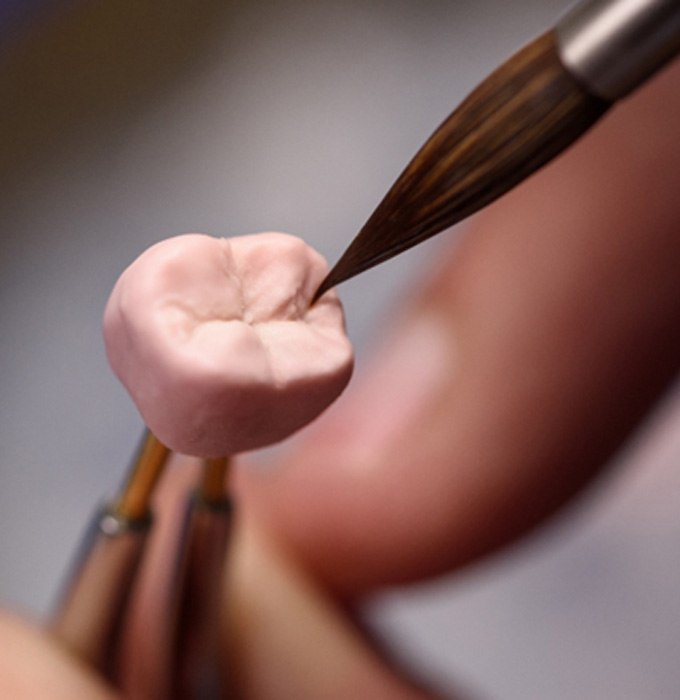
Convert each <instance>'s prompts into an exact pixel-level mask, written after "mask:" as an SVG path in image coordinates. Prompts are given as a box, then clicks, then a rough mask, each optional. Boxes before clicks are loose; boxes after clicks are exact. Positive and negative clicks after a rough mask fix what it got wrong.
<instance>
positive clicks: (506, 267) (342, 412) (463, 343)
mask: <svg viewBox="0 0 680 700" xmlns="http://www.w3.org/2000/svg"><path fill="white" fill-rule="evenodd" d="M679 86H680V64H677V62H676V65H674V66H672V67H671V69H670V70H669V71H667V72H666V73H665V74H664V75H662V76H660V77H659V78H658V79H656V80H655V81H654V83H653V84H651V85H649V86H648V87H646V88H644V89H643V90H641V91H640V92H639V93H638V94H637V95H636V96H634V97H633V98H632V99H630V100H629V101H628V102H626V103H625V104H622V105H621V106H620V107H619V108H617V109H615V110H614V111H613V113H612V114H611V115H610V116H608V117H607V118H606V119H605V120H604V121H603V123H602V124H601V125H600V126H598V127H597V128H596V129H595V130H594V131H593V132H592V133H591V134H589V135H588V136H587V137H586V138H585V139H583V140H582V141H581V142H580V143H579V144H577V145H576V146H575V147H574V148H573V149H571V150H570V152H568V153H567V154H566V155H565V156H564V157H562V158H560V159H559V160H558V161H557V162H555V163H554V164H552V165H551V166H549V167H548V168H546V169H545V170H543V171H542V172H541V173H539V174H538V175H536V176H535V177H533V178H532V179H530V180H529V181H528V182H526V183H524V184H523V185H522V186H521V187H519V188H518V189H517V190H515V191H514V192H513V193H511V194H510V195H509V196H507V197H505V198H504V199H503V200H502V201H500V202H498V203H497V204H496V205H494V206H493V207H490V208H489V209H488V210H487V212H486V213H485V214H483V215H482V216H480V217H479V218H478V219H477V220H476V221H475V222H474V223H473V224H472V225H471V226H470V228H469V230H468V232H467V234H466V235H465V236H464V238H463V240H462V243H461V244H460V246H459V248H458V250H456V251H454V254H453V255H451V256H450V257H448V258H447V259H446V260H444V262H443V263H442V264H441V266H440V269H439V271H438V273H437V274H435V275H434V276H433V278H432V279H431V280H430V281H427V282H425V284H424V285H423V288H422V289H421V290H420V291H418V292H417V293H416V294H415V297H416V298H415V300H414V302H413V303H411V304H409V305H408V306H407V307H406V308H405V309H404V311H403V319H402V321H401V322H400V323H399V325H398V326H397V328H396V329H395V330H394V332H393V333H392V335H391V336H390V337H389V338H387V339H386V341H385V342H384V343H383V344H382V346H381V348H380V349H379V351H378V352H377V353H376V354H375V356H374V358H373V362H372V364H371V363H369V365H368V366H367V368H366V370H365V372H364V376H363V382H362V377H359V379H358V381H357V382H356V383H355V385H354V386H353V387H351V388H350V390H349V391H348V392H347V394H346V395H345V396H344V397H343V398H342V399H341V400H340V402H338V404H337V405H336V406H335V407H334V408H333V409H331V410H330V411H329V412H328V414H327V415H326V416H325V417H324V418H323V419H322V420H321V421H319V423H318V425H317V427H316V428H314V429H312V430H311V431H310V432H309V436H308V438H307V439H306V440H302V441H301V442H300V445H299V447H298V449H296V450H294V452H293V454H292V455H291V456H290V458H289V459H287V460H286V463H285V465H283V466H282V467H281V468H279V469H270V470H262V471H257V470H255V469H252V468H249V469H244V470H241V472H240V474H239V479H240V484H239V488H240V490H241V495H242V498H243V499H245V500H246V501H248V502H249V504H250V505H251V507H254V508H256V509H258V510H259V512H260V513H261V515H262V517H263V518H266V519H267V520H268V522H269V527H270V528H271V531H272V532H276V533H277V534H278V536H279V537H280V538H281V540H282V542H283V543H284V545H285V546H286V547H287V548H289V550H291V551H294V552H295V553H296V554H297V556H299V557H301V558H302V560H303V561H304V563H305V566H307V567H311V568H312V569H313V570H314V571H316V572H317V574H318V575H321V576H323V577H324V578H325V580H326V581H327V582H328V583H329V585H332V586H334V587H335V588H336V589H338V590H340V591H343V592H346V593H351V592H356V591H358V590H363V589H365V588H367V587H370V586H374V585H379V584H382V583H386V582H395V581H404V580H408V579H413V578H416V577H420V576H424V575H429V574H433V573H436V572H441V571H444V570H448V569H451V568H453V567H456V566H460V565H462V564H463V563H465V562H467V561H470V560H471V559H473V558H475V557H478V556H480V555H481V554H483V553H485V552H488V551H490V550H492V549H494V548H496V547H498V546H500V545H502V544H504V543H506V542H508V541H510V540H512V539H513V538H515V537H517V536H518V535H519V534H520V533H523V532H525V531H527V530H528V529H529V528H531V527H533V526H534V525H535V524H536V523H538V522H540V521H541V520H542V519H543V518H545V517H546V516H547V515H548V514H550V513H552V512H554V511H555V509H556V508H558V507H559V506H560V505H561V504H563V503H564V502H565V501H566V500H568V499H569V498H570V497H571V496H572V495H573V494H574V493H576V492H577V491H578V490H579V489H580V488H581V487H582V486H583V485H584V484H586V483H587V482H588V481H589V480H590V479H592V477H593V476H594V475H595V474H597V473H598V472H599V471H600V470H601V468H602V465H603V464H604V463H605V462H606V461H607V459H608V458H609V457H610V456H611V455H612V453H613V452H614V451H615V450H616V449H617V447H618V446H620V445H621V443H622V441H623V440H624V439H625V438H626V436H627V435H628V434H629V433H630V432H631V430H632V429H633V428H634V427H635V426H636V424H637V423H638V422H639V421H640V419H641V418H642V417H643V416H644V415H645V413H646V412H647V411H648V410H649V408H650V406H651V405H652V404H653V402H654V401H655V400H656V399H657V398H658V397H659V395H660V394H661V392H662V391H663V390H664V388H665V387H666V386H667V384H668V383H669V382H670V381H671V379H672V378H673V376H674V375H675V373H676V371H677V368H678V362H679V360H680V274H678V270H679V269H680V197H678V191H677V176H678V172H680V137H679V136H678V131H677V124H678V123H680V89H678V87H679Z"/></svg>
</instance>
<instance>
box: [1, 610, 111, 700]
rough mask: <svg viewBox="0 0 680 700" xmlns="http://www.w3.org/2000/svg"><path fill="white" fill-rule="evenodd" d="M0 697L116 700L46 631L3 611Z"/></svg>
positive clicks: (108, 690) (97, 678)
mask: <svg viewBox="0 0 680 700" xmlns="http://www.w3.org/2000/svg"><path fill="white" fill-rule="evenodd" d="M0 648H1V649H2V654H0V697H3V698H12V700H38V699H39V698H49V699H50V700H72V699H73V698H88V700H114V698H115V697H117V696H116V695H115V693H114V692H113V691H112V690H111V689H110V688H109V687H108V686H107V685H106V684H105V683H104V681H103V680H102V679H101V678H99V677H98V676H97V675H96V674H95V673H94V672H93V671H92V670H91V669H89V668H87V667H86V666H84V665H83V664H81V663H80V662H78V661H77V660H76V659H74V658H73V657H71V656H70V655H69V654H68V652H67V651H66V650H64V649H61V648H60V647H59V646H58V644H57V642H56V641H55V640H54V639H53V638H52V637H51V636H50V635H49V634H48V633H47V632H46V631H44V630H42V629H40V628H39V627H37V626H35V625H33V624H31V623H29V622H27V621H26V620H24V619H22V618H21V617H19V616H18V615H16V614H14V613H10V612H7V611H0Z"/></svg>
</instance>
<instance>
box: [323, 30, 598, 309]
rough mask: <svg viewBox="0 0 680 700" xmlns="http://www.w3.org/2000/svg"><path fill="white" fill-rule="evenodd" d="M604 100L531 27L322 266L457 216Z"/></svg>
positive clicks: (420, 235) (560, 146)
mask: <svg viewBox="0 0 680 700" xmlns="http://www.w3.org/2000/svg"><path fill="white" fill-rule="evenodd" d="M608 107H609V104H608V103H606V102H604V101H603V100H601V99H599V98H596V97H593V96H592V95H590V94H588V93H587V92H586V91H585V90H584V89H583V88H582V87H581V86H580V84H579V83H578V82H577V81H576V80H575V79H574V78H573V77H572V76H571V75H570V74H569V73H568V72H567V70H566V69H565V68H564V66H563V65H562V63H561V61H560V58H559V55H558V52H557V49H556V44H555V37H554V33H553V32H552V31H550V32H547V33H546V34H543V35H542V36H540V37H538V38H537V39H535V40H534V41H533V42H531V43H530V44H528V45H527V46H525V47H524V48H523V49H521V50H520V51H518V52H517V53H516V54H515V55H514V56H512V57H511V58H510V59H509V60H508V61H506V62H505V63H504V64H503V65H501V66H500V67H499V68H497V69H496V70H495V71H494V72H493V73H492V74H491V75H490V76H489V77H488V78H487V79H486V80H484V81H483V82H482V83H481V84H480V85H479V86H478V87H477V88H476V89H475V90H474V91H473V92H472V93H471V94H470V95H469V96H468V97H467V98H466V99H465V100H464V101H463V102H462V104H461V105H460V106H459V107H458V108H457V109H456V110H455V111H454V112H453V113H452V114H451V115H450V116H449V117H448V118H447V119H446V120H445V121H444V122H443V123H442V125H441V126H440V127H439V128H438V129H437V130H436V131H435V132H434V134H433V135H432V136H431V137H430V138H429V140H428V141H427V142H426V143H425V145H424V146H423V147H422V148H421V149H420V151H419V152H418V153H417V154H416V155H415V157H414V158H413V160H412V161H411V162H410V163H409V164H408V166H407V167H406V169H405V170H404V172H403V173H402V174H401V175H400V176H399V178H398V179H397V181H396V182H395V183H394V185H393V186H392V188H391V189H390V191H389V192H388V193H387V195H386V196H385V197H384V199H383V200H382V202H381V203H380V204H379V206H378V207H377V209H376V210H375V212H374V213H373V215H372V216H371V217H370V218H369V220H368V221H367V222H366V224H365V226H364V227H363V228H362V230H361V231H360V232H359V234H358V235H357V237H356V238H355V239H354V241H353V242H352V243H351V245H350V246H349V248H348V249H347V251H346V252H345V254H344V255H343V257H342V258H341V260H340V262H339V263H338V264H337V265H336V267H335V268H334V269H333V271H332V274H333V275H334V276H337V279H340V280H345V279H349V278H350V277H353V276H354V275H356V274H358V273H359V272H362V271H364V270H366V269H368V268H370V267H373V266H374V265H377V264H378V263H380V262H383V261H385V260H388V259H389V258H391V257H393V256H395V255H398V254H399V253H401V252H403V251H404V250H407V249H408V248H411V247H412V246H415V245H417V244H418V243H420V242H422V241H424V240H426V239H427V238H430V237H431V236H434V235H435V234H437V233H439V232H440V231H443V230H444V229H447V228H449V227H450V226H453V225H454V224H456V223H458V222H460V221H462V220H463V219H465V218H467V217H468V216H470V215H471V214H473V213H475V212H476V211H478V210H479V209H481V208H483V207H484V206H486V205H487V204H490V203H491V202H493V201H494V200H496V199H498V198H499V197H500V196H502V195H503V194H505V193H506V192H507V191H508V190H510V189H512V188H513V187H514V186H515V185H517V184H519V183H520V182H521V181H523V180H525V179H526V178H527V177H528V176H529V175H531V174H532V173H533V172H535V171H536V170H538V169H539V168H541V167H542V166H543V165H545V164H546V163H547V162H548V161H550V160H552V159H553V158H554V157H555V156H557V155H558V154H559V153H560V152H561V151H563V150H564V149H565V148H566V147H567V146H569V145H570V144H571V143H573V142H574V141H575V140H576V139H577V138H578V137H579V136H580V135H581V134H583V133H584V132H585V131H586V130H587V129H588V128H589V127H590V126H592V124H593V123H595V122H596V121H597V120H598V119H599V118H600V117H601V116H602V114H604V112H605V111H606V109H607V108H608ZM325 289H326V287H325V286H324V285H322V287H320V289H319V292H317V295H316V296H315V299H317V298H318V297H319V296H320V295H321V294H322V293H323V291H325Z"/></svg>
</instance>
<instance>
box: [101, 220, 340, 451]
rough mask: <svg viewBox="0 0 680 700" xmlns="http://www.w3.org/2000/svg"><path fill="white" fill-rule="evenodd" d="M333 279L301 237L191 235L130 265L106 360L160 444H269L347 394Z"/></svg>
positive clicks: (117, 299) (109, 318)
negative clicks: (329, 284)
mask: <svg viewBox="0 0 680 700" xmlns="http://www.w3.org/2000/svg"><path fill="white" fill-rule="evenodd" d="M327 271H328V266H327V265H326V262H325V260H324V259H323V258H322V257H321V256H320V255H319V254H318V253H316V252H315V251H314V250H312V249H311V248H310V247H309V246H308V245H307V244H305V243H304V242H303V241H302V240H300V239H299V238H295V237H293V236H289V235H286V234H282V233H262V234H257V235H251V236H241V237H237V238H230V239H219V238H213V237H211V236H206V235H203V234H186V235H183V236H177V237H175V238H170V239H168V240H165V241H162V242H161V243H157V244H156V245H154V246H152V247H151V248H149V249H148V250H147V251H146V252H144V253H143V254H142V255H141V256H140V257H139V258H138V259H137V260H136V261H135V262H134V263H132V265H130V267H128V268H127V270H125V271H124V272H123V274H122V275H121V277H120V279H119V280H118V282H117V283H116V285H115V287H114V289H113V292H112V293H111V297H110V299H109V302H108V304H107V307H106V311H105V314H104V338H105V342H106V351H107V355H108V358H109V362H110V364H111V367H112V368H113V371H114V372H115V373H116V375H117V376H118V378H119V379H120V380H121V382H122V383H123V384H124V385H125V387H126V388H127V390H128V392H129V393H130V395H131V396H132V399H133V400H134V402H135V404H136V405H137V408H138V409H139V411H140V412H141V414H142V416H143V418H144V420H145V422H146V424H147V425H148V427H149V428H150V430H151V431H152V432H153V433H155V435H156V436H157V437H158V438H159V440H161V442H163V443H165V444H166V445H167V446H168V447H171V448H172V449H174V450H176V451H178V452H183V453H185V454H191V455H198V456H211V457H217V456H224V455H229V454H234V453H236V452H243V451H245V450H252V449H255V448H257V447H263V446H265V445H269V444H272V443H275V442H278V441H279V440H282V439H283V438H285V437H287V436H288V435H290V434H291V433H293V432H295V431H296V430H298V429H299V428H301V427H303V426H304V425H305V424H307V423H309V422H310V421H311V420H312V419H314V418H315V417H316V416H317V415H318V414H319V413H321V411H323V410H324V409H325V408H326V407H327V406H328V405H329V404H330V403H331V402H332V401H333V400H334V399H335V398H336V397H337V396H338V395H339V394H340V393H341V392H342V390H343V389H344V387H345V385H346V384H347V382H348V381H349V378H350V375H351V372H352V363H353V358H352V348H351V345H350V343H349V340H348V339H347V336H346V334H345V326H344V317H343V313H342V307H341V305H340V302H339V301H338V298H337V297H336V295H335V294H334V293H333V292H331V293H328V294H326V295H324V296H323V298H321V299H320V300H319V301H318V302H317V303H316V304H315V305H314V306H313V307H312V308H309V300H310V298H311V297H312V295H313V294H314V292H315V291H316V288H317V287H318V285H319V284H320V282H321V280H322V279H323V277H324V276H325V274H326V272H327Z"/></svg>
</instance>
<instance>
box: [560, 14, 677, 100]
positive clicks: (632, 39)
mask: <svg viewBox="0 0 680 700" xmlns="http://www.w3.org/2000/svg"><path fill="white" fill-rule="evenodd" d="M555 30H556V32H555V33H556V36H557V45H558V53H559V55H560V58H561V59H562V62H563V63H564V66H565V67H566V68H567V70H569V72H570V73H571V74H572V75H573V76H574V77H575V78H576V79H577V80H578V81H579V82H580V83H581V84H582V85H583V86H584V87H585V88H586V90H588V91H589V92H590V93H591V94H593V95H595V96H597V97H600V98H602V99H604V100H607V101H608V102H615V101H616V100H618V99H620V98H622V97H625V96H626V95H627V94H628V93H629V92H631V91H632V90H634V89H635V88H636V87H638V85H640V84H641V83H642V82H644V81H645V80H646V79H647V78H648V77H649V76H650V75H652V73H655V72H656V71H657V70H659V69H660V68H661V67H662V66H664V65H665V64H666V63H667V62H668V61H670V60H671V59H672V58H673V57H674V56H675V55H676V54H678V53H679V52H680V0H587V1H586V2H581V3H579V4H577V5H576V6H574V7H573V8H572V9H571V10H569V11H568V12H567V13H566V14H565V15H564V16H563V17H562V19H560V20H559V21H558V23H557V25H556V27H555Z"/></svg>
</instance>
